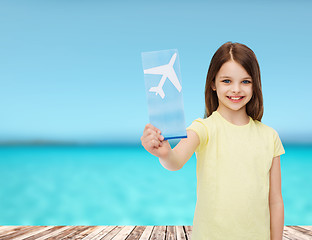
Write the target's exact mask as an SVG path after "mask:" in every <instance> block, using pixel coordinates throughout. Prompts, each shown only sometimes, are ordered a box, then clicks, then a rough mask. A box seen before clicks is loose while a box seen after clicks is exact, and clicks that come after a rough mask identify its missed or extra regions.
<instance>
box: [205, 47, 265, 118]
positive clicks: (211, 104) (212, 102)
mask: <svg viewBox="0 0 312 240" xmlns="http://www.w3.org/2000/svg"><path fill="white" fill-rule="evenodd" d="M229 60H234V61H235V62H237V63H239V64H240V65H242V67H243V68H244V69H245V70H246V72H247V73H248V74H249V75H250V76H251V78H252V88H253V91H252V92H253V93H252V98H251V99H250V101H249V102H248V103H247V106H246V111H247V115H248V116H250V117H252V119H253V120H258V121H261V118H262V115H263V97H262V89H261V77H260V68H259V64H258V61H257V58H256V55H255V53H254V52H253V51H252V50H251V49H250V48H249V47H247V46H246V45H244V44H240V43H232V42H226V43H224V44H223V45H222V46H221V47H220V48H219V49H218V50H217V51H216V53H215V54H214V55H213V57H212V59H211V62H210V65H209V69H208V73H207V79H206V86H205V106H206V109H205V116H204V118H207V117H209V116H210V115H211V114H212V112H214V111H215V110H217V108H218V105H219V100H218V96H217V92H216V91H213V90H212V88H211V86H212V82H215V77H216V75H217V73H218V71H219V70H220V68H221V66H222V65H223V64H224V63H226V62H227V61H229Z"/></svg>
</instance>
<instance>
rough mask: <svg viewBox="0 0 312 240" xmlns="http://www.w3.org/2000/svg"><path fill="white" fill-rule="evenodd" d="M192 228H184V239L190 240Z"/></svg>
mask: <svg viewBox="0 0 312 240" xmlns="http://www.w3.org/2000/svg"><path fill="white" fill-rule="evenodd" d="M192 229H193V227H192V226H184V231H185V235H186V239H188V240H190V239H191V236H192Z"/></svg>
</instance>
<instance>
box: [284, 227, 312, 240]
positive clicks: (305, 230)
mask: <svg viewBox="0 0 312 240" xmlns="http://www.w3.org/2000/svg"><path fill="white" fill-rule="evenodd" d="M289 228H291V229H294V230H296V231H298V232H300V233H302V234H303V235H305V236H307V237H309V239H312V232H311V231H310V230H307V229H304V228H302V227H299V226H289Z"/></svg>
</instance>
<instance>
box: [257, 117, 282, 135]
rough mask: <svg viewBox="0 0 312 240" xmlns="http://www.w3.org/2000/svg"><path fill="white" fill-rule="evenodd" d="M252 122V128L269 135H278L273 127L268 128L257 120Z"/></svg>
mask: <svg viewBox="0 0 312 240" xmlns="http://www.w3.org/2000/svg"><path fill="white" fill-rule="evenodd" d="M253 121H254V126H255V127H256V128H259V129H260V130H261V131H262V132H264V133H267V134H271V135H278V133H277V131H276V130H275V129H274V128H273V127H270V126H268V125H266V124H264V123H263V122H260V121H258V120H253Z"/></svg>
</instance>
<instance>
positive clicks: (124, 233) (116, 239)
mask: <svg viewBox="0 0 312 240" xmlns="http://www.w3.org/2000/svg"><path fill="white" fill-rule="evenodd" d="M134 228H135V226H124V227H123V229H122V230H121V231H120V232H119V233H117V235H116V236H115V237H113V238H112V240H124V239H126V238H127V237H128V236H129V235H130V233H131V232H132V231H133V229H134Z"/></svg>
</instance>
